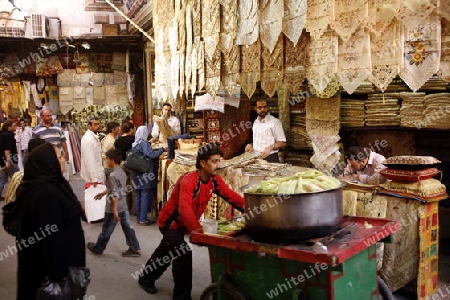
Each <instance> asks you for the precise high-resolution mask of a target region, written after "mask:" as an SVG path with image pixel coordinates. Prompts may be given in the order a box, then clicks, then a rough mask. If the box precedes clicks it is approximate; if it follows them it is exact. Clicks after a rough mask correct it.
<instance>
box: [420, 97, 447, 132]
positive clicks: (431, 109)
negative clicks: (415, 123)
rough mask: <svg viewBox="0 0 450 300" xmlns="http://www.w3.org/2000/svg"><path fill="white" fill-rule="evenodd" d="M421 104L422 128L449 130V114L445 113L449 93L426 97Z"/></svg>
mask: <svg viewBox="0 0 450 300" xmlns="http://www.w3.org/2000/svg"><path fill="white" fill-rule="evenodd" d="M423 102H424V105H425V109H424V110H423V114H422V119H423V122H422V123H423V124H424V127H427V128H437V129H450V114H449V113H448V112H447V107H448V105H449V104H450V93H437V94H430V95H426V96H425V97H424V101H423Z"/></svg>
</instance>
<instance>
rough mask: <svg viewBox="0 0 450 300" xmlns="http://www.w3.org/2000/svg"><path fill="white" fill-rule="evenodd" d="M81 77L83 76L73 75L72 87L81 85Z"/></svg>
mask: <svg viewBox="0 0 450 300" xmlns="http://www.w3.org/2000/svg"><path fill="white" fill-rule="evenodd" d="M81 75H83V74H77V73H74V74H73V77H72V84H71V86H78V85H81Z"/></svg>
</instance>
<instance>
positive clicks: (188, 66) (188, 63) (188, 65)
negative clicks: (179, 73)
mask: <svg viewBox="0 0 450 300" xmlns="http://www.w3.org/2000/svg"><path fill="white" fill-rule="evenodd" d="M193 34H194V33H193V28H192V5H191V4H187V5H186V57H185V67H184V85H185V89H184V91H185V93H186V97H188V95H189V89H190V88H191V78H192V48H193V43H194V35H193Z"/></svg>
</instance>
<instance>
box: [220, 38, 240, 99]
mask: <svg viewBox="0 0 450 300" xmlns="http://www.w3.org/2000/svg"><path fill="white" fill-rule="evenodd" d="M240 58H241V51H240V46H238V45H234V46H233V47H232V48H231V51H229V52H227V53H223V54H222V67H221V70H222V75H221V77H222V85H223V86H224V88H225V90H226V91H227V92H228V95H230V96H231V94H233V91H234V90H235V88H236V86H237V85H238V82H239V68H240V66H241V60H240Z"/></svg>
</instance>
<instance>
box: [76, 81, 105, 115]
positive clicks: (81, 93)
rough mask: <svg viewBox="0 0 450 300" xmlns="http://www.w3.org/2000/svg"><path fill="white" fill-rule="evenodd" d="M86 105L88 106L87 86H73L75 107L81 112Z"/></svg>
mask: <svg viewBox="0 0 450 300" xmlns="http://www.w3.org/2000/svg"><path fill="white" fill-rule="evenodd" d="M108 87H109V86H108ZM108 96H109V95H108ZM85 107H86V88H85V87H83V86H75V87H74V88H73V108H74V109H75V110H76V111H79V112H80V111H82V110H83V108H85Z"/></svg>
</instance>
